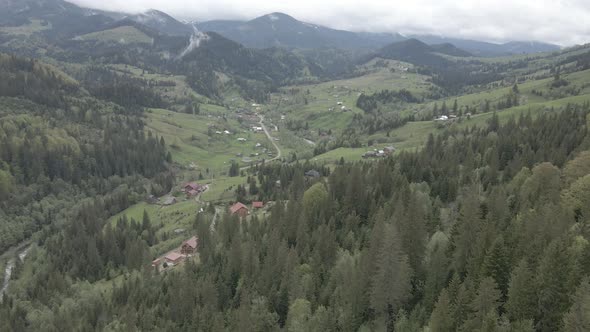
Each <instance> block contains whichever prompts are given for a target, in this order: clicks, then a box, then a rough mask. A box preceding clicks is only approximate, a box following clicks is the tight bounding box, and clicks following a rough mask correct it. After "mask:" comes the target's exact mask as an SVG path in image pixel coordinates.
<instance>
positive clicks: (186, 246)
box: [180, 236, 198, 255]
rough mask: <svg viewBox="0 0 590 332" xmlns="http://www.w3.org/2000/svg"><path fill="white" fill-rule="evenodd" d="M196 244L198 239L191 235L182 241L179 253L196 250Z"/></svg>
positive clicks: (186, 253)
mask: <svg viewBox="0 0 590 332" xmlns="http://www.w3.org/2000/svg"><path fill="white" fill-rule="evenodd" d="M197 244H198V239H197V237H196V236H193V237H191V238H190V239H188V240H186V241H184V242H183V243H182V247H181V248H180V253H181V254H183V255H189V254H192V253H194V252H195V251H197Z"/></svg>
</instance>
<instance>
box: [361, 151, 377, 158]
mask: <svg viewBox="0 0 590 332" xmlns="http://www.w3.org/2000/svg"><path fill="white" fill-rule="evenodd" d="M375 157H377V152H376V151H367V152H365V153H364V154H363V158H365V159H367V158H375Z"/></svg>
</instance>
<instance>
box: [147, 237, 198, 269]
mask: <svg viewBox="0 0 590 332" xmlns="http://www.w3.org/2000/svg"><path fill="white" fill-rule="evenodd" d="M198 245H199V239H198V238H197V237H196V236H193V237H191V238H190V239H188V240H186V241H184V242H183V243H182V245H181V246H180V248H177V249H176V250H174V251H171V252H169V253H168V254H166V255H165V256H163V257H160V258H157V259H155V260H153V261H152V267H153V268H154V269H156V270H158V271H162V270H164V269H167V268H169V267H173V266H176V265H178V264H180V263H181V262H182V261H184V260H185V259H187V258H189V257H192V256H193V255H194V254H195V253H197V248H198Z"/></svg>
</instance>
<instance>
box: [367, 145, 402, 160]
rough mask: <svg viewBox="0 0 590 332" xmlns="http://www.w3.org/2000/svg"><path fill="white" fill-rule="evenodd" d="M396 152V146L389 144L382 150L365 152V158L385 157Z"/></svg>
mask: <svg viewBox="0 0 590 332" xmlns="http://www.w3.org/2000/svg"><path fill="white" fill-rule="evenodd" d="M394 152H395V148H394V147H393V146H388V147H385V148H383V149H382V150H377V149H375V150H373V151H367V152H365V153H364V154H363V156H362V157H363V158H364V159H369V158H385V157H387V156H390V155H392V154H393V153H394Z"/></svg>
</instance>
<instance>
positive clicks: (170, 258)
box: [164, 252, 184, 264]
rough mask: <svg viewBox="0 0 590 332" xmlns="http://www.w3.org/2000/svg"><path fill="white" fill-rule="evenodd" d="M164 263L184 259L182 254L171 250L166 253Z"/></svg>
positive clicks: (177, 261) (174, 262) (172, 262)
mask: <svg viewBox="0 0 590 332" xmlns="http://www.w3.org/2000/svg"><path fill="white" fill-rule="evenodd" d="M164 258H166V263H168V264H178V263H180V262H182V260H183V259H184V256H183V255H181V254H179V253H177V252H171V253H169V254H168V255H166V257H164Z"/></svg>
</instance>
